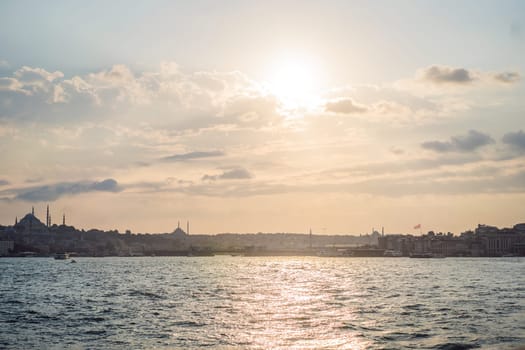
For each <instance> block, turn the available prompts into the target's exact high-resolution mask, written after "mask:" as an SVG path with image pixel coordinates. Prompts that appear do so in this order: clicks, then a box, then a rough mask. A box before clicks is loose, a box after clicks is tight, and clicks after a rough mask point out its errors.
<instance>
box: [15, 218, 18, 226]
mask: <svg viewBox="0 0 525 350" xmlns="http://www.w3.org/2000/svg"><path fill="white" fill-rule="evenodd" d="M16 225H18V216H15V226H16Z"/></svg>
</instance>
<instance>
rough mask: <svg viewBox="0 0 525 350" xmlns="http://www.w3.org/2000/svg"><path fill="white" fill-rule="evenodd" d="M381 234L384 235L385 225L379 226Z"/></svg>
mask: <svg viewBox="0 0 525 350" xmlns="http://www.w3.org/2000/svg"><path fill="white" fill-rule="evenodd" d="M381 236H383V237H385V227H384V226H383V227H381Z"/></svg>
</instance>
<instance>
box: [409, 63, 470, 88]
mask: <svg viewBox="0 0 525 350" xmlns="http://www.w3.org/2000/svg"><path fill="white" fill-rule="evenodd" d="M419 76H420V78H421V79H422V80H424V81H428V82H431V83H434V84H469V83H471V82H473V81H474V80H476V79H477V78H476V75H475V74H474V73H473V72H471V71H469V70H467V69H465V68H452V67H448V66H439V65H434V66H430V67H427V68H424V69H422V70H420V71H419Z"/></svg>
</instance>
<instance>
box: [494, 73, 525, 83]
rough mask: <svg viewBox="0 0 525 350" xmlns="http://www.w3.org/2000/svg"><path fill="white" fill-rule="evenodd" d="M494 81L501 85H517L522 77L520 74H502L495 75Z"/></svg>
mask: <svg viewBox="0 0 525 350" xmlns="http://www.w3.org/2000/svg"><path fill="white" fill-rule="evenodd" d="M493 78H494V80H496V81H499V82H501V83H507V84H509V83H516V82H518V81H520V79H521V75H520V74H519V73H518V72H502V73H496V74H494V75H493Z"/></svg>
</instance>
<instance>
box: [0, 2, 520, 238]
mask: <svg viewBox="0 0 525 350" xmlns="http://www.w3.org/2000/svg"><path fill="white" fill-rule="evenodd" d="M452 9H453V10H452ZM0 48H1V49H0V154H1V155H2V156H1V158H0V159H1V162H0V224H13V223H14V220H15V217H17V216H18V217H19V218H20V217H21V216H23V215H25V214H27V213H28V212H30V210H31V207H32V206H34V207H35V214H36V215H37V216H39V217H41V218H42V217H45V208H46V205H47V204H49V205H50V207H51V208H52V211H53V213H52V215H53V218H55V219H56V220H55V221H57V222H59V221H60V218H62V214H63V213H65V214H66V215H67V218H68V223H69V224H71V225H74V226H75V227H77V228H92V227H96V228H100V229H119V230H121V231H124V230H126V229H130V230H132V231H134V232H170V231H172V230H173V229H174V228H175V227H176V226H177V222H178V221H179V220H181V221H182V222H186V221H187V220H190V221H191V223H192V232H194V233H218V232H258V231H263V232H303V233H305V232H307V231H308V230H309V228H312V230H313V231H314V232H315V233H316V234H323V233H326V234H331V233H364V232H370V231H371V230H372V228H373V227H375V228H376V229H380V228H381V227H382V226H384V227H385V230H386V231H387V232H403V233H405V232H415V233H418V232H419V230H414V229H413V227H414V226H415V225H418V224H420V225H421V226H422V229H423V231H425V230H436V231H443V232H447V231H452V232H456V233H459V232H461V231H464V230H467V229H470V228H472V227H474V226H476V225H477V224H478V223H486V224H490V225H496V226H499V227H509V226H512V225H513V224H515V223H518V222H523V219H524V218H523V213H524V212H525V194H524V191H525V162H524V157H525V122H524V120H525V119H524V118H525V98H524V97H525V87H524V84H523V74H524V73H523V72H524V71H525V61H524V60H523V58H524V57H525V3H524V2H522V1H504V2H495V1H462V2H456V1H424V2H423V1H421V2H414V1H398V2H395V6H394V3H385V2H378V1H329V2H320V1H319V2H315V1H284V2H282V1H265V2H255V1H227V2H209V1H191V2H189V1H188V2H177V3H176V2H172V1H151V2H129V1H114V2H103V1H90V2H79V1H68V2H58V1H57V2H42V3H39V2H37V3H35V2H30V3H28V2H26V1H3V2H2V3H1V4H0Z"/></svg>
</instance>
